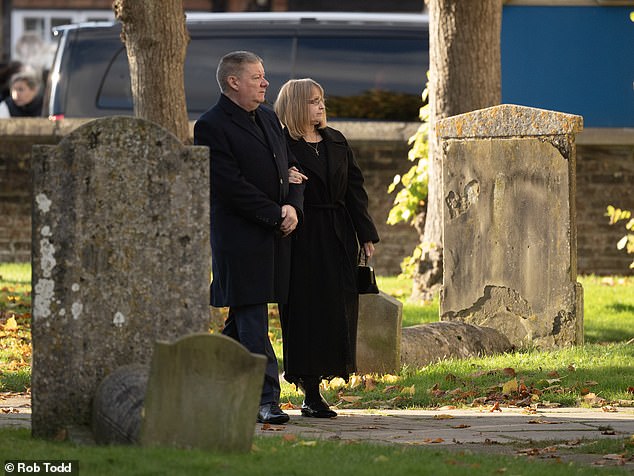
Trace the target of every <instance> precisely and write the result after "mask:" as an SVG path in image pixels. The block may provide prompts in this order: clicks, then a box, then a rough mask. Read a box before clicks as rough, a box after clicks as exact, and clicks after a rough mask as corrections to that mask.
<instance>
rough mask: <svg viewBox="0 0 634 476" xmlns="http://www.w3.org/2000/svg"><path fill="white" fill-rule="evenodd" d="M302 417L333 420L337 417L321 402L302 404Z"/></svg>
mask: <svg viewBox="0 0 634 476" xmlns="http://www.w3.org/2000/svg"><path fill="white" fill-rule="evenodd" d="M302 415H304V416H305V417H312V418H334V417H336V416H337V412H335V411H333V410H331V409H330V407H329V406H328V405H327V404H326V402H324V401H323V400H321V401H318V402H315V403H306V401H305V400H304V403H302Z"/></svg>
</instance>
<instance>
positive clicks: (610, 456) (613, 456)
mask: <svg viewBox="0 0 634 476" xmlns="http://www.w3.org/2000/svg"><path fill="white" fill-rule="evenodd" d="M624 457H625V455H624V454H614V453H611V454H607V455H603V456H601V458H603V459H615V460H619V459H623V458H624Z"/></svg>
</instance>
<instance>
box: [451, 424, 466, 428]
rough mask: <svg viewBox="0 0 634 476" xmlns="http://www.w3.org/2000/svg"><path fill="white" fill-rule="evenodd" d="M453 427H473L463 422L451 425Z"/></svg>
mask: <svg viewBox="0 0 634 476" xmlns="http://www.w3.org/2000/svg"><path fill="white" fill-rule="evenodd" d="M451 428H456V429H459V428H471V425H467V424H465V423H463V424H461V425H451Z"/></svg>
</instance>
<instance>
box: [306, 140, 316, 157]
mask: <svg viewBox="0 0 634 476" xmlns="http://www.w3.org/2000/svg"><path fill="white" fill-rule="evenodd" d="M304 142H306V145H307V146H308V147H310V148H311V149H312V150H313V151H314V152H315V154H317V157H319V142H317V143H315V145H313V144H312V143H310V142H307V141H304Z"/></svg>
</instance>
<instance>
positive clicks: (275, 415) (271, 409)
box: [258, 403, 290, 425]
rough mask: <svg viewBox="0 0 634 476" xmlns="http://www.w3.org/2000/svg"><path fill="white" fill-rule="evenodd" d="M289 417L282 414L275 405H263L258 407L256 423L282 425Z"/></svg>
mask: <svg viewBox="0 0 634 476" xmlns="http://www.w3.org/2000/svg"><path fill="white" fill-rule="evenodd" d="M289 419H290V417H289V416H288V415H287V414H286V413H284V412H283V411H282V410H281V409H280V407H279V405H278V404H277V403H265V404H264V405H260V411H259V412H258V423H270V424H271V425H283V424H284V423H286V422H287V421H288V420H289Z"/></svg>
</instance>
